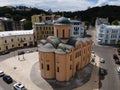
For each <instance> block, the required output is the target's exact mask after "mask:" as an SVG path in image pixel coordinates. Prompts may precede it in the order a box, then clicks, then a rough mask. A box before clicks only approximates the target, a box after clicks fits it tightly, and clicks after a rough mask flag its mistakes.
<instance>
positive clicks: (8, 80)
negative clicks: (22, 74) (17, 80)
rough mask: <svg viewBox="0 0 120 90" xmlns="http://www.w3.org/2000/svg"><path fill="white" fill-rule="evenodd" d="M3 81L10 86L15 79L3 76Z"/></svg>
mask: <svg viewBox="0 0 120 90" xmlns="http://www.w3.org/2000/svg"><path fill="white" fill-rule="evenodd" d="M3 80H4V81H5V82H6V83H8V84H10V83H12V82H13V79H12V78H11V77H10V76H9V75H5V76H3Z"/></svg>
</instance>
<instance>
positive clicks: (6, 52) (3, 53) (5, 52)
mask: <svg viewBox="0 0 120 90" xmlns="http://www.w3.org/2000/svg"><path fill="white" fill-rule="evenodd" d="M8 53H10V52H9V51H8V50H6V51H4V52H2V55H5V54H8Z"/></svg>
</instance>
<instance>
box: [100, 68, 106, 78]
mask: <svg viewBox="0 0 120 90" xmlns="http://www.w3.org/2000/svg"><path fill="white" fill-rule="evenodd" d="M106 74H107V71H106V70H105V69H103V68H100V69H99V75H101V76H104V75H106Z"/></svg>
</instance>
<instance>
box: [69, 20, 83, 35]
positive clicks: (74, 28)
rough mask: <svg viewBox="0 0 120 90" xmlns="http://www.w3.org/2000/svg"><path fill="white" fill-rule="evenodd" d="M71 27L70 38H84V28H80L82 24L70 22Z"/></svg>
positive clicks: (76, 21)
mask: <svg viewBox="0 0 120 90" xmlns="http://www.w3.org/2000/svg"><path fill="white" fill-rule="evenodd" d="M70 22H71V25H72V32H71V36H73V37H83V36H84V28H83V26H82V22H81V21H78V20H70Z"/></svg>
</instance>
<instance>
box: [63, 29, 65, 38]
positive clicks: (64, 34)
mask: <svg viewBox="0 0 120 90" xmlns="http://www.w3.org/2000/svg"><path fill="white" fill-rule="evenodd" d="M64 37H65V30H64V29H63V38H64Z"/></svg>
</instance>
